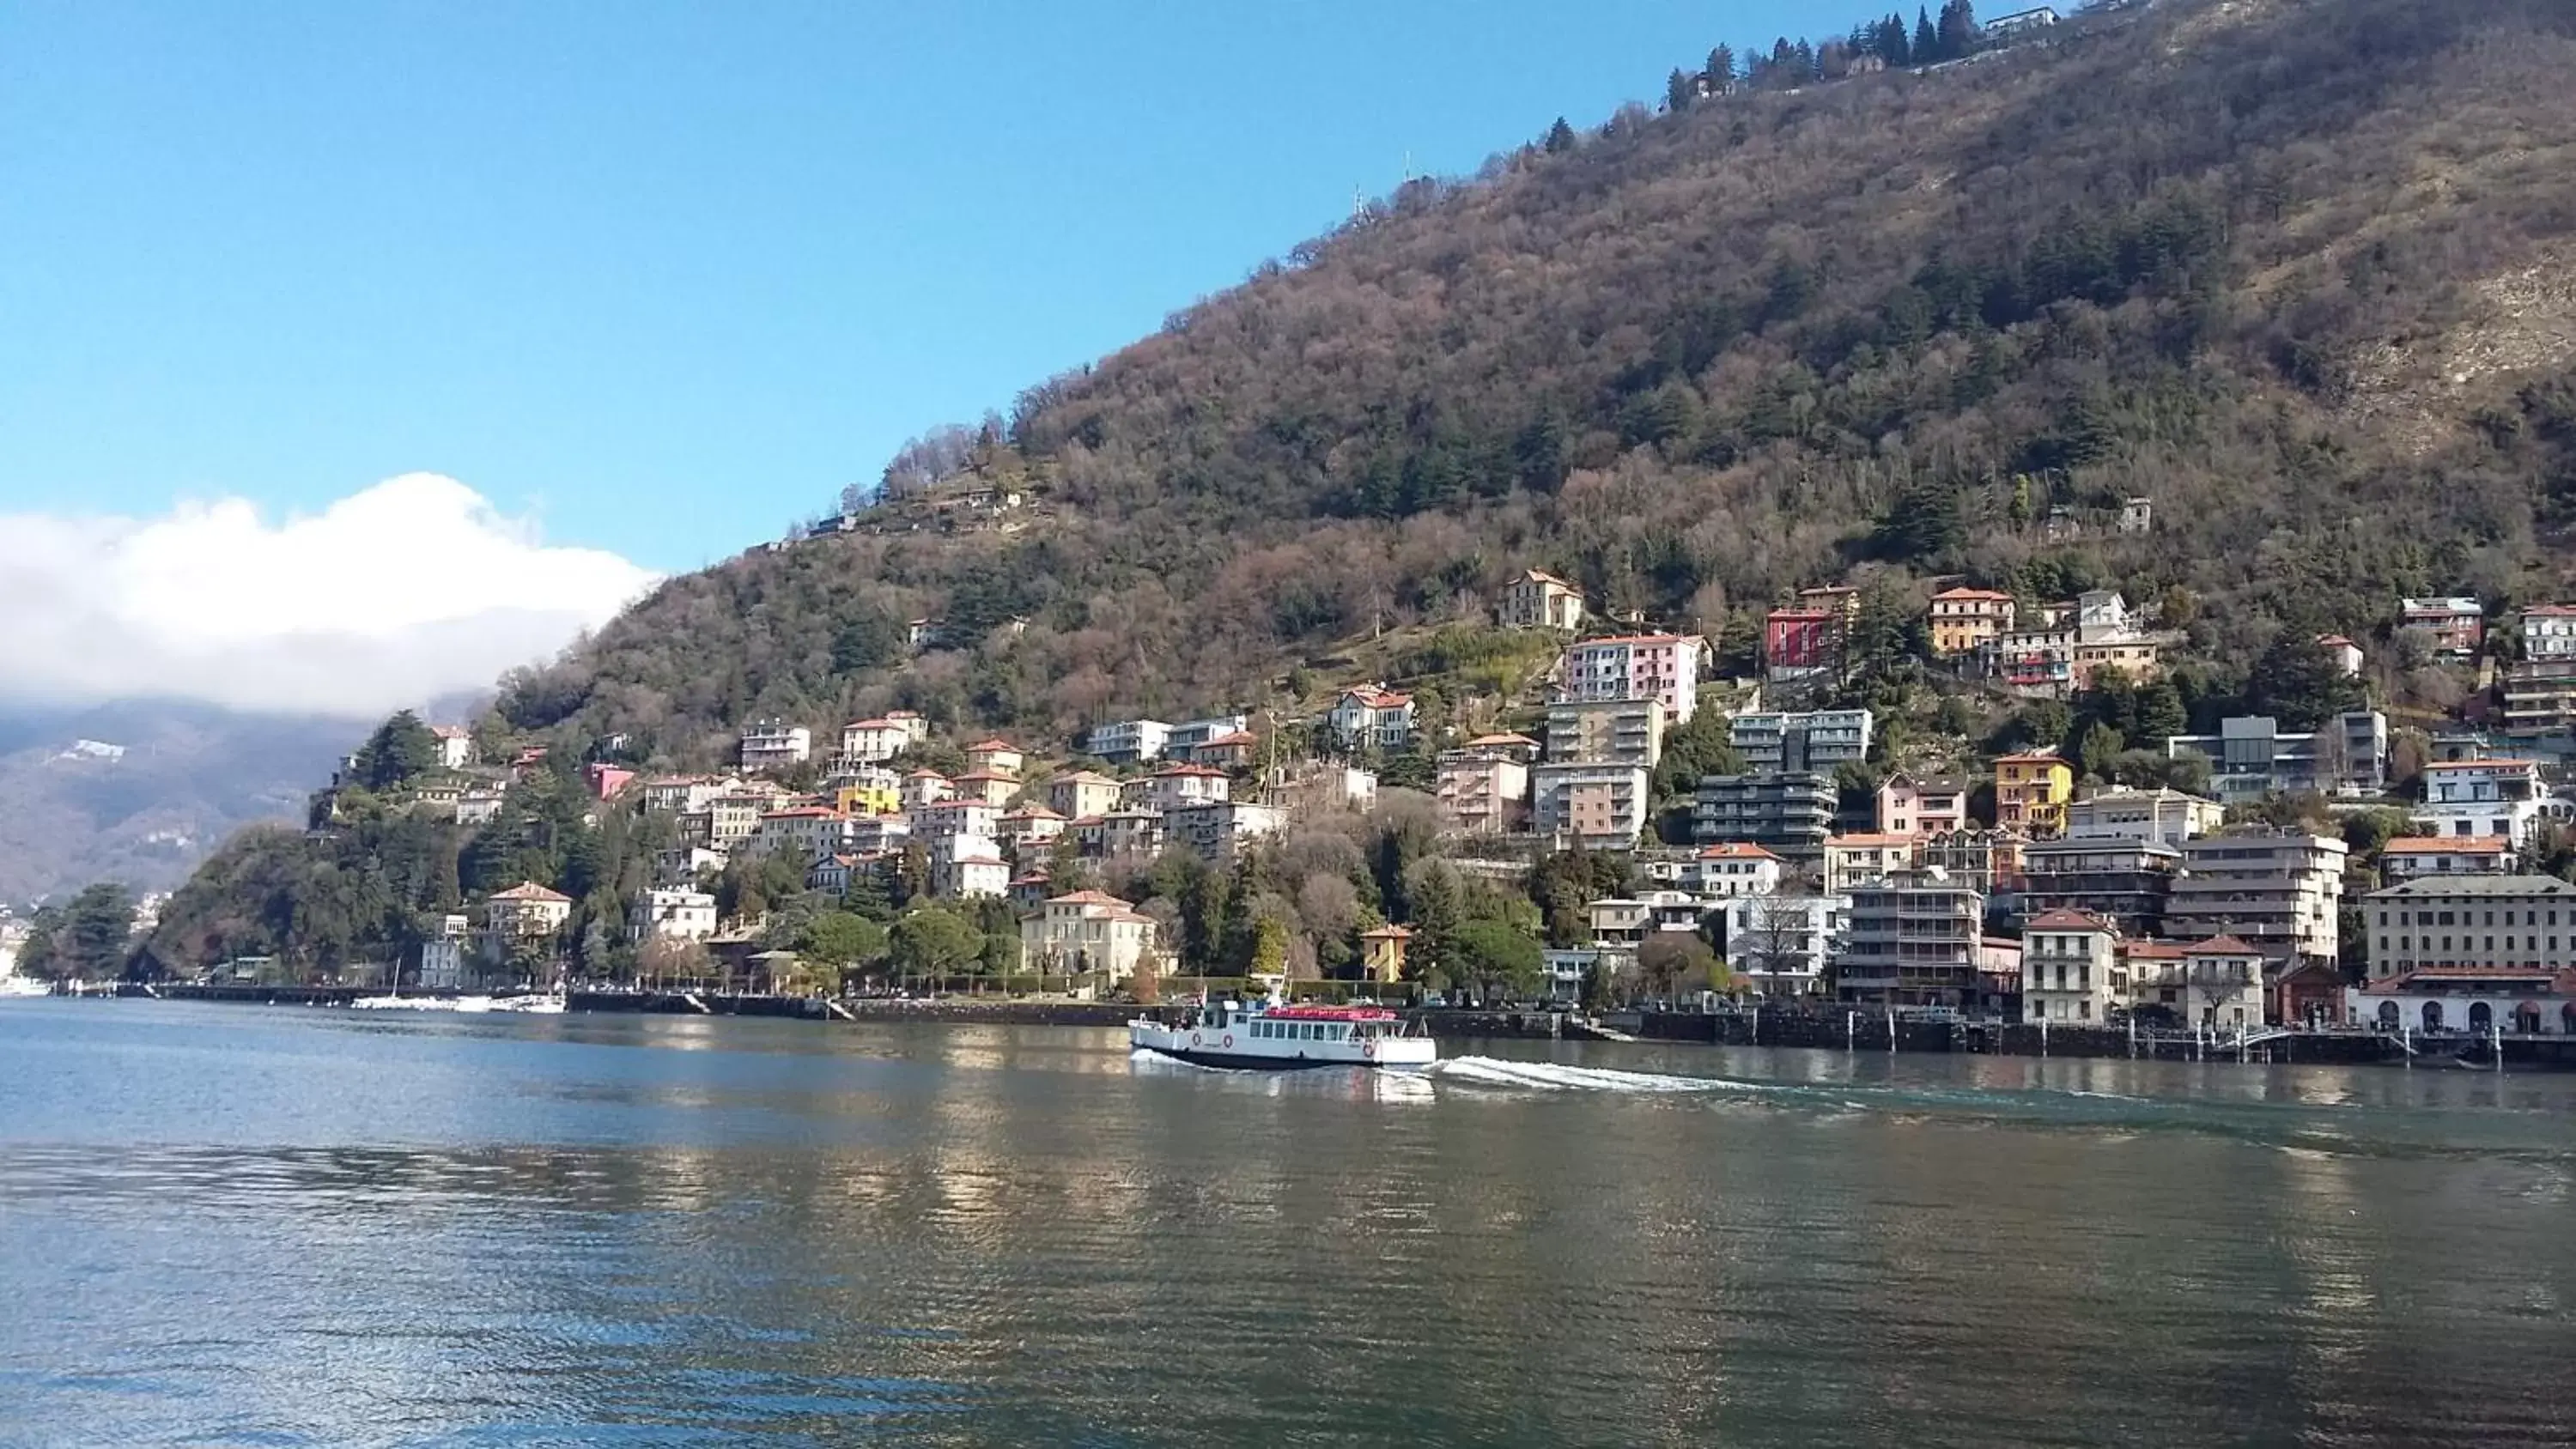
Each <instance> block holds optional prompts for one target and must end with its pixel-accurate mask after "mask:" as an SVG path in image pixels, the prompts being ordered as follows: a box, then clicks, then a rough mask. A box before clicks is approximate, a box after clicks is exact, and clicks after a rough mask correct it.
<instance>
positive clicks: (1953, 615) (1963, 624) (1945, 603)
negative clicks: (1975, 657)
mask: <svg viewBox="0 0 2576 1449" xmlns="http://www.w3.org/2000/svg"><path fill="white" fill-rule="evenodd" d="M2014 607H2015V606H2014V604H2013V596H2012V595H2010V594H2005V593H1998V592H1996V591H1995V590H1993V589H1966V588H1961V589H1944V590H1942V591H1941V592H1940V593H1937V594H1934V595H1933V596H1932V610H1931V621H1930V622H1931V625H1932V652H1933V654H1934V655H1936V656H1938V657H1939V658H1943V659H1953V658H1956V657H1958V656H1960V655H1962V654H1973V653H1975V652H1976V651H1977V649H1978V648H1979V647H1980V646H1982V645H1984V644H1985V643H1986V642H1987V641H1989V640H1991V639H1995V638H1999V637H2001V636H2002V635H2003V634H2005V633H2007V632H2009V631H2010V630H2011V629H2012V626H2013V612H2014Z"/></svg>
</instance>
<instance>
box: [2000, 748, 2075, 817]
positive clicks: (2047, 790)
mask: <svg viewBox="0 0 2576 1449" xmlns="http://www.w3.org/2000/svg"><path fill="white" fill-rule="evenodd" d="M2074 798H2075V767H2074V766H2072V765H2070V764H2068V763H2066V761H2064V760H2062V759H2059V758H2058V757H2057V755H2056V754H2055V752H2053V751H2039V752H2037V753H2033V754H2027V755H2006V756H2004V757H2003V758H2002V759H1999V760H1997V761H1995V825H1996V827H1997V828H1998V829H2003V830H2020V831H2022V832H2023V833H2025V834H2028V835H2058V834H2062V833H2063V832H2064V831H2065V829H2066V804H2067V802H2068V801H2070V800H2072V799H2074Z"/></svg>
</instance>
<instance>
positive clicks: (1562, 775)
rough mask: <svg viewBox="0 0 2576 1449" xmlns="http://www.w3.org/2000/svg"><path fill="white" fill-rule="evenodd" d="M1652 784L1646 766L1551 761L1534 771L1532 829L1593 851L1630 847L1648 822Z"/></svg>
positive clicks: (1531, 811)
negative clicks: (1562, 837) (1650, 784)
mask: <svg viewBox="0 0 2576 1449" xmlns="http://www.w3.org/2000/svg"><path fill="white" fill-rule="evenodd" d="M1648 783H1649V782H1648V777H1647V774H1646V769H1645V767H1644V766H1643V765H1587V764H1581V763H1574V762H1558V761H1550V762H1549V763H1547V764H1544V765H1540V766H1538V767H1536V768H1535V769H1533V770H1531V771H1530V824H1531V827H1532V828H1533V829H1535V830H1536V831H1537V832H1538V833H1539V834H1541V835H1552V836H1571V837H1573V838H1574V839H1576V840H1578V841H1580V842H1582V843H1583V845H1584V846H1585V847H1586V848H1588V849H1596V850H1624V849H1627V848H1629V847H1632V846H1634V845H1635V844H1636V843H1637V837H1638V836H1639V835H1640V834H1642V833H1643V832H1644V830H1645V828H1646V825H1647V823H1648V822H1647V816H1646V812H1647V808H1648V805H1649V803H1650V801H1649V795H1648Z"/></svg>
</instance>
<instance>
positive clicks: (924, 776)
mask: <svg viewBox="0 0 2576 1449" xmlns="http://www.w3.org/2000/svg"><path fill="white" fill-rule="evenodd" d="M956 798H957V782H956V781H954V780H951V779H949V778H948V777H947V776H946V775H943V774H941V773H939V772H938V771H937V770H915V771H913V772H912V773H911V774H908V775H906V776H904V777H903V808H904V809H905V810H907V811H921V810H927V809H929V808H930V807H931V806H933V805H936V804H939V803H940V802H941V801H943V800H954V799H956Z"/></svg>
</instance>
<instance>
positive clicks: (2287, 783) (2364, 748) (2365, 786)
mask: <svg viewBox="0 0 2576 1449" xmlns="http://www.w3.org/2000/svg"><path fill="white" fill-rule="evenodd" d="M2194 755H2197V756H2199V757H2200V758H2202V759H2205V760H2207V761H2208V762H2209V783H2210V789H2211V790H2212V791H2213V792H2214V793H2215V794H2216V795H2217V796H2218V799H2219V802H2220V803H2221V804H2224V805H2248V804H2252V803H2254V802H2256V801H2259V800H2261V799H2262V798H2263V797H2264V796H2266V795H2275V794H2279V795H2288V794H2296V793H2298V792H2301V791H2307V790H2313V791H2316V792H2318V793H2320V794H2325V795H2334V796H2340V797H2347V798H2349V797H2353V796H2361V795H2376V794H2378V793H2380V792H2381V791H2382V790H2384V789H2386V788H2387V787H2388V716H2386V715H2384V714H2381V713H2380V712H2379V711H2377V710H2373V709H2363V710H2353V711H2350V712H2349V713H2345V714H2341V715H2337V716H2336V717H2334V718H2333V719H2330V720H2328V721H2326V722H2325V724H2324V725H2323V726H2322V727H2320V728H2318V729H2316V730H2314V731H2312V732H2310V733H2307V734H2295V733H2285V732H2283V731H2282V729H2281V727H2280V722H2279V721H2277V720H2275V719H2273V718H2272V717H2271V716H2269V715H2239V716H2237V717H2235V718H2233V719H2225V720H2221V721H2219V725H2218V733H2217V734H2214V735H2175V736H2173V737H2172V738H2170V739H2168V740H2166V741H2165V756H2166V758H2168V759H2175V760H2179V759H2184V758H2187V757H2190V756H2194Z"/></svg>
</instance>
